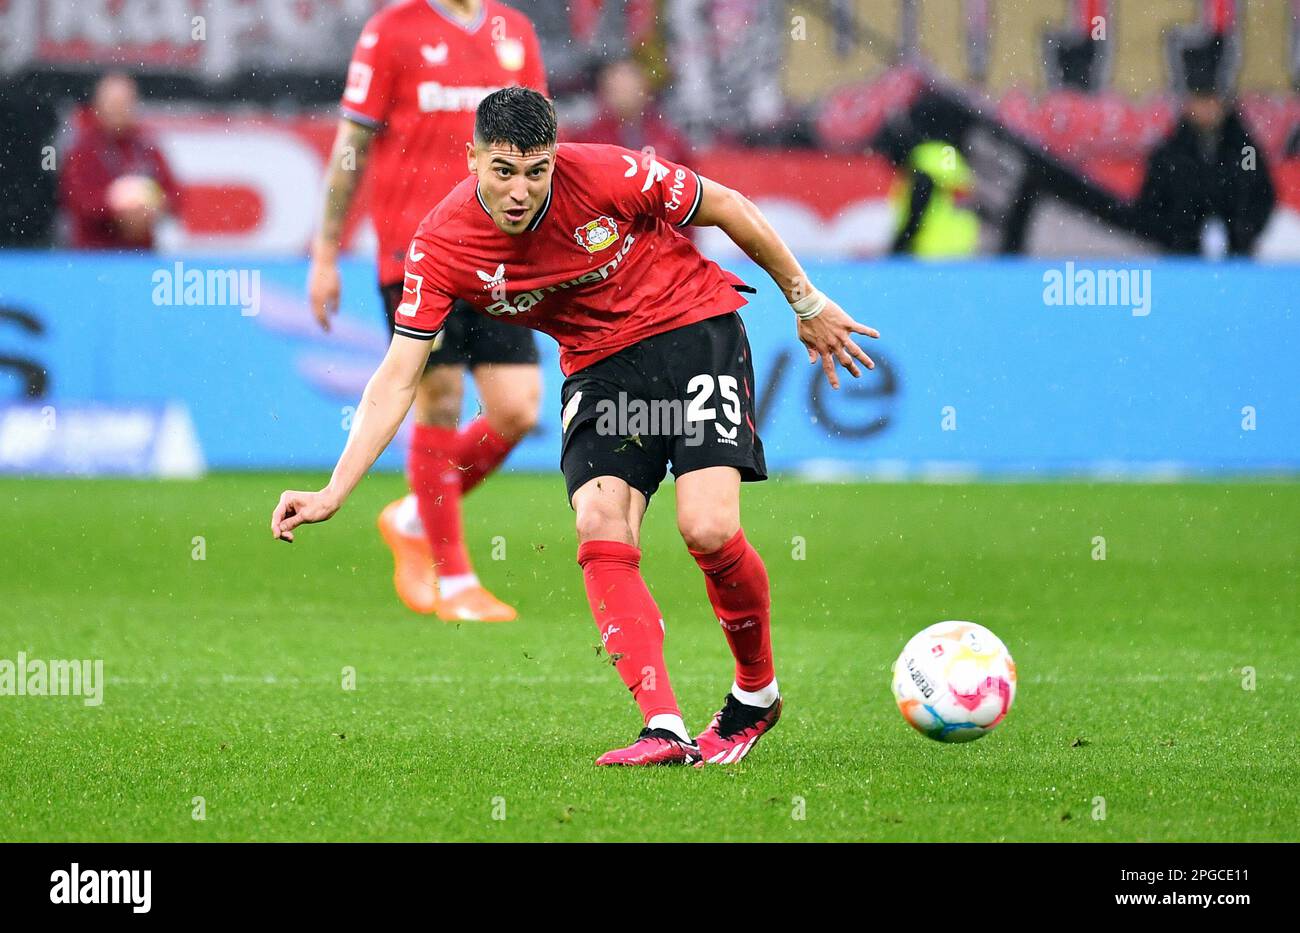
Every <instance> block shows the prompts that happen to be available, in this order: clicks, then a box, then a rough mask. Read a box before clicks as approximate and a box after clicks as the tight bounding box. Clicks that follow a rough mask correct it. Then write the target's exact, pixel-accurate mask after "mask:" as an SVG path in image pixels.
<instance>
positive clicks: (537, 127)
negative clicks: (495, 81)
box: [474, 87, 557, 152]
mask: <svg viewBox="0 0 1300 933" xmlns="http://www.w3.org/2000/svg"><path fill="white" fill-rule="evenodd" d="M556 133H557V127H556V123H555V108H554V107H552V106H551V102H550V101H549V100H547V99H546V96H545V95H544V94H539V93H537V92H536V91H534V90H533V89H532V88H527V87H503V88H502V89H501V90H499V91H493V92H492V93H491V94H489V95H488V96H487V97H485V98H483V101H482V103H480V104H479V105H478V112H477V113H476V114H475V115H474V141H475V143H477V144H478V145H488V146H491V145H506V146H511V147H513V148H515V149H518V150H519V151H520V152H536V151H537V150H538V149H546V148H548V147H550V146H554V145H555V137H556Z"/></svg>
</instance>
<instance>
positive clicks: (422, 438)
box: [406, 424, 473, 576]
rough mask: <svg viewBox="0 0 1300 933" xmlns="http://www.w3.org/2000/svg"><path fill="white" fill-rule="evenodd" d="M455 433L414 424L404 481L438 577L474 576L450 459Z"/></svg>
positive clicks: (456, 474)
mask: <svg viewBox="0 0 1300 933" xmlns="http://www.w3.org/2000/svg"><path fill="white" fill-rule="evenodd" d="M456 434H457V432H456V431H455V430H453V429H451V428H441V427H437V426H434V425H428V424H417V425H416V426H415V430H414V431H413V432H412V434H411V451H410V455H409V457H408V459H407V470H406V475H407V480H408V481H409V482H410V484H411V491H412V492H414V493H415V498H416V503H417V506H418V508H419V512H420V521H421V523H423V525H424V534H425V537H426V538H428V540H429V547H430V548H431V549H432V550H433V563H434V567H435V568H437V571H438V574H439V576H442V575H446V576H456V575H458V574H466V573H473V568H472V567H471V566H470V563H469V554H468V553H466V551H465V539H464V535H463V533H462V531H461V523H460V471H459V470H457V469H456V466H455V461H454V459H453V458H454V457H455V445H456Z"/></svg>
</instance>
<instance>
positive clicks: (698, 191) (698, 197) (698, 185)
mask: <svg viewBox="0 0 1300 933" xmlns="http://www.w3.org/2000/svg"><path fill="white" fill-rule="evenodd" d="M691 174H692V175H694V176H695V201H694V203H692V204H691V209H690V210H689V211H687V212H686V216H685V217H683V218H682V222H681V223H679V224H678V225H677V226H679V227H685V226H686V225H687V224H689V223H690V222H691V221H692V220H694V219H695V212H696V211H698V210H699V209H700V201H702V200H704V182H702V181H701V180H700V173H699V172H697V171H695V170H694V169H692V170H691Z"/></svg>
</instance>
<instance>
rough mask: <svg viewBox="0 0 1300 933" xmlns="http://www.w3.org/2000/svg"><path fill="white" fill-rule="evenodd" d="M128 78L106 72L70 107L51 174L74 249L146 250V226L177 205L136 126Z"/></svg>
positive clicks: (171, 181) (150, 238) (149, 238)
mask: <svg viewBox="0 0 1300 933" xmlns="http://www.w3.org/2000/svg"><path fill="white" fill-rule="evenodd" d="M138 101H139V92H138V91H137V89H136V84H135V81H134V79H132V78H131V76H130V75H127V74H124V73H122V72H110V73H109V74H106V75H104V77H102V78H100V79H99V82H98V83H97V84H96V85H95V90H94V94H93V96H92V98H91V101H90V105H89V106H88V107H85V108H83V109H81V110H78V111H77V114H76V122H77V129H76V136H75V138H74V140H73V143H72V147H71V149H70V150H69V152H68V155H67V158H66V160H65V161H64V164H63V171H62V172H61V173H60V175H59V195H60V201H61V202H62V207H63V209H64V211H65V212H66V216H67V218H68V221H69V229H68V237H67V239H68V245H70V246H72V247H73V248H74V249H152V248H153V245H154V231H155V229H156V227H157V225H158V222H159V221H160V220H161V219H162V218H163V216H164V214H165V213H166V212H168V211H170V212H172V213H175V212H176V211H177V210H178V209H179V205H180V188H179V186H178V185H177V184H176V180H175V178H174V177H173V176H172V172H171V169H170V167H168V165H167V160H166V159H165V158H163V154H162V152H161V151H160V150H159V149H158V146H157V145H156V144H155V143H154V142H153V140H152V139H151V138H150V137H149V136H148V135H147V134H146V133H145V132H144V131H143V130H142V129H141V128H140V124H139V121H138V119H137V116H136V106H137V103H138Z"/></svg>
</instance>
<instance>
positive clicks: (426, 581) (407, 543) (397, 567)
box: [379, 499, 438, 615]
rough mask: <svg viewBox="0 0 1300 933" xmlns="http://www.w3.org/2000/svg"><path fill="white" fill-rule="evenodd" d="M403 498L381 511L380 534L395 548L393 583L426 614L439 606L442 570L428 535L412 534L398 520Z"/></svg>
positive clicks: (411, 604)
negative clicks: (434, 555) (437, 564)
mask: <svg viewBox="0 0 1300 933" xmlns="http://www.w3.org/2000/svg"><path fill="white" fill-rule="evenodd" d="M401 504H402V500H401V499H398V500H397V501H396V502H390V503H388V505H386V506H385V507H384V510H383V511H382V512H380V513H379V534H380V535H381V536H382V537H383V539H384V543H385V544H387V545H388V547H389V550H391V551H392V552H393V586H394V588H395V589H396V590H397V596H398V598H399V599H401V601H402V602H403V603H405V604H406V607H407V608H408V609H411V610H412V611H414V612H422V613H424V614H426V615H428V614H430V613H433V612H436V611H437V609H438V573H437V571H435V570H434V569H433V552H432V550H431V549H430V548H429V542H428V541H426V540H425V537H424V535H409V534H406V533H405V532H403V531H402V529H401V527H400V526H399V525H398V524H397V509H398V506H400V505H401Z"/></svg>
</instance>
